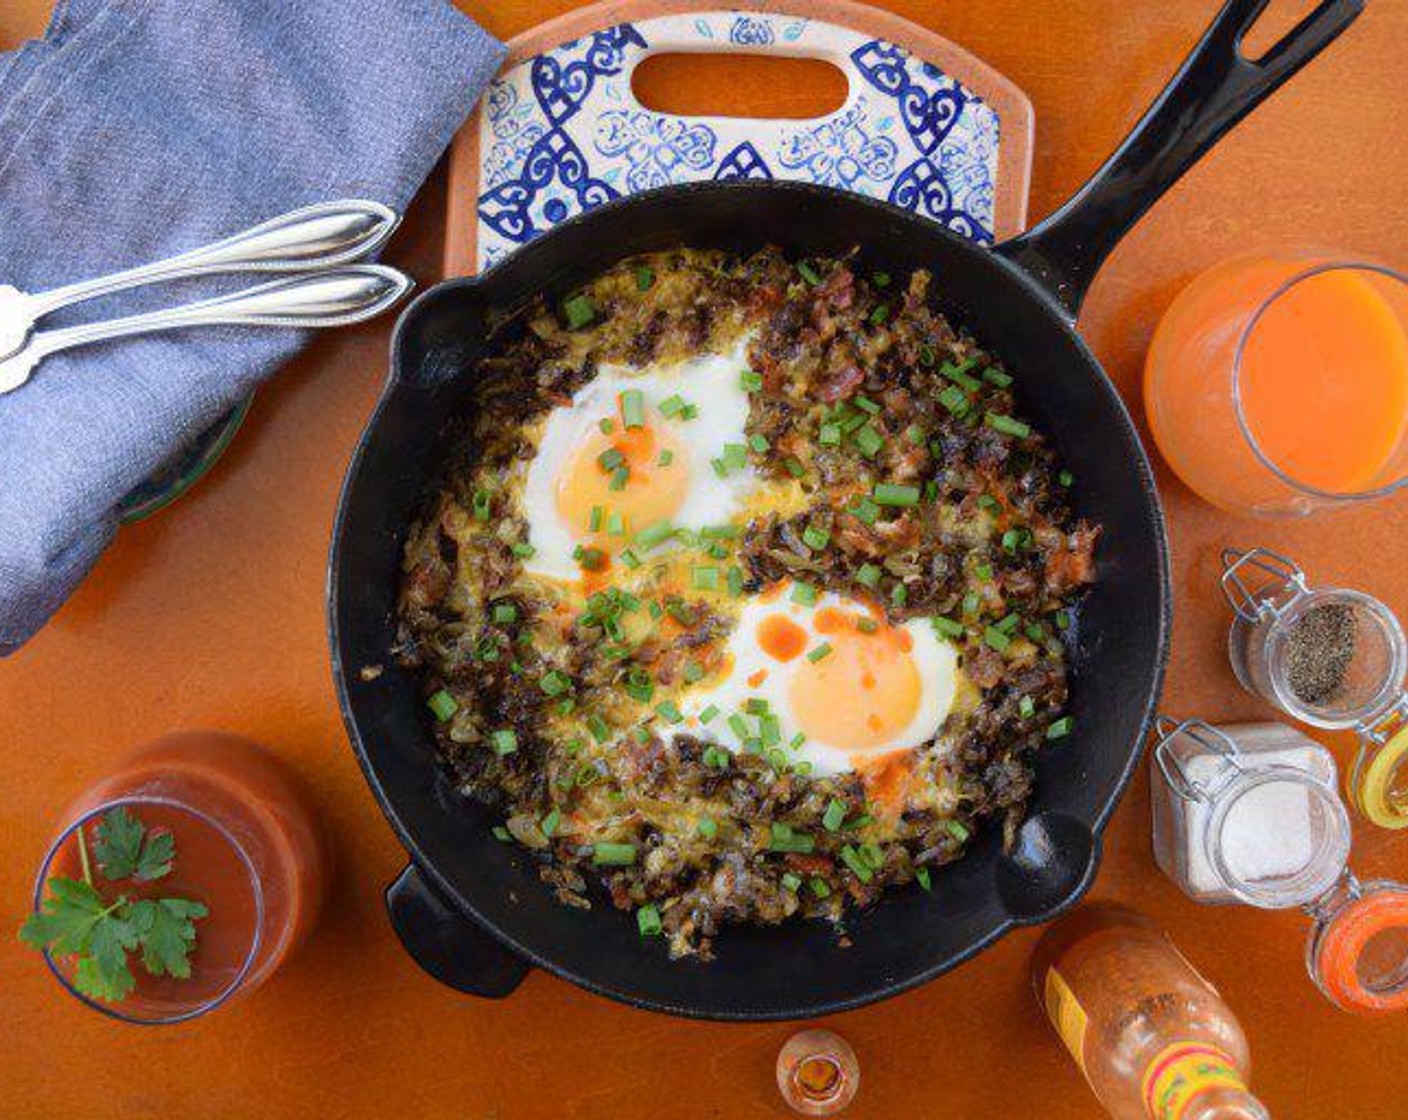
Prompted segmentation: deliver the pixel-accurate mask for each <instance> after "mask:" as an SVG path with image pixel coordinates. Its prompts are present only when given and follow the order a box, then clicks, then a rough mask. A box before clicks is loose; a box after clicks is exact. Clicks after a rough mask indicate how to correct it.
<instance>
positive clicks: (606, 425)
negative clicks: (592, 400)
mask: <svg viewBox="0 0 1408 1120" xmlns="http://www.w3.org/2000/svg"><path fill="white" fill-rule="evenodd" d="M596 426H597V427H598V428H600V429H601V434H602V435H604V436H609V435H610V434H611V433H612V432H614V431H615V430H616V422H615V421H614V420H612V419H611V417H609V416H603V417H602V418H601V419H600V420H598V421H597V422H596Z"/></svg>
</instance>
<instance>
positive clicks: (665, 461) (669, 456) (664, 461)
mask: <svg viewBox="0 0 1408 1120" xmlns="http://www.w3.org/2000/svg"><path fill="white" fill-rule="evenodd" d="M674 461H675V453H674V452H673V451H671V450H670V449H669V448H668V447H667V448H665V450H664V451H662V452H660V457H659V458H658V459H656V460H655V462H656V463H657V464H659V465H660V466H662V467H668V466H669V465H670V464H671V463H673V462H674Z"/></svg>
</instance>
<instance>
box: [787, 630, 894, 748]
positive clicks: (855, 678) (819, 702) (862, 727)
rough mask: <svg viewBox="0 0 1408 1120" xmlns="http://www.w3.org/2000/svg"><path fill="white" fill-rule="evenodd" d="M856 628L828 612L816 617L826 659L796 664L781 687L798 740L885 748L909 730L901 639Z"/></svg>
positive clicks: (890, 634) (848, 746)
mask: <svg viewBox="0 0 1408 1120" xmlns="http://www.w3.org/2000/svg"><path fill="white" fill-rule="evenodd" d="M858 621H859V617H858V616H856V615H854V614H852V613H851V612H849V611H842V610H838V609H836V608H834V607H826V608H823V609H822V610H819V611H817V613H816V616H815V620H814V625H815V627H816V630H817V632H818V633H820V634H823V635H825V638H826V644H827V645H828V646H830V647H831V648H830V652H829V653H827V654H826V656H825V657H822V658H820V659H818V660H816V661H812V660H810V657H809V658H808V659H806V660H803V661H802V662H800V663H799V664H798V665H797V668H796V670H795V671H794V672H793V674H792V680H791V682H790V684H789V686H788V702H789V704H790V705H791V708H792V715H793V717H794V718H795V719H796V720H797V723H798V726H799V727H800V729H801V731H802V732H803V734H805V735H806V736H807V738H809V739H817V740H819V741H821V742H823V743H829V744H831V745H833V746H835V747H839V748H841V749H842V750H851V751H863V750H868V749H873V748H875V747H881V746H886V745H888V744H889V743H890V742H891V741H892V740H893V739H894V737H895V736H896V735H898V734H899V733H900V732H901V731H903V730H904V729H905V728H906V727H908V726H909V725H910V723H911V722H913V720H914V717H915V715H916V713H917V712H918V711H919V700H920V681H919V671H918V670H917V669H916V668H915V666H914V658H913V657H912V656H911V650H912V649H913V645H914V642H913V639H912V638H911V637H910V635H909V633H908V632H907V631H905V630H902V629H900V628H898V627H893V626H886V625H884V624H883V623H882V624H881V625H880V626H879V627H878V628H877V629H875V630H872V631H869V632H867V631H864V630H861V629H860V628H859V627H858V626H857V622H858Z"/></svg>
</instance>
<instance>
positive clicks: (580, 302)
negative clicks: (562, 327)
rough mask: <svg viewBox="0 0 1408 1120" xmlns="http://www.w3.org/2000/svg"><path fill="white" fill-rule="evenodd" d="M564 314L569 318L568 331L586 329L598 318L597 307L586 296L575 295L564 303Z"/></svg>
mask: <svg viewBox="0 0 1408 1120" xmlns="http://www.w3.org/2000/svg"><path fill="white" fill-rule="evenodd" d="M562 313H563V314H564V315H565V316H567V328H568V330H574V331H575V330H577V329H578V328H580V327H585V326H586V325H587V324H588V323H590V322H591V321H592V320H593V319H595V318H596V305H595V304H594V303H592V301H591V300H590V299H588V298H587V297H586V296H585V295H581V294H578V295H575V296H572V297H571V298H570V299H567V300H564V301H563V303H562Z"/></svg>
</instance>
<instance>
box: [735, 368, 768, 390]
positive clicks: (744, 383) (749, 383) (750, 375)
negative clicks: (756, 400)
mask: <svg viewBox="0 0 1408 1120" xmlns="http://www.w3.org/2000/svg"><path fill="white" fill-rule="evenodd" d="M738 387H739V388H740V389H742V390H743V391H744V392H745V393H756V392H757V391H758V390H759V389H761V388H762V387H763V375H762V374H761V373H758V372H757V371H756V370H751V369H745V370H744V371H743V372H742V373H740V374H739V375H738Z"/></svg>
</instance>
